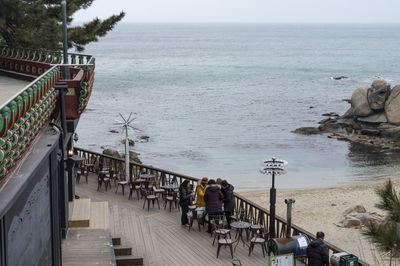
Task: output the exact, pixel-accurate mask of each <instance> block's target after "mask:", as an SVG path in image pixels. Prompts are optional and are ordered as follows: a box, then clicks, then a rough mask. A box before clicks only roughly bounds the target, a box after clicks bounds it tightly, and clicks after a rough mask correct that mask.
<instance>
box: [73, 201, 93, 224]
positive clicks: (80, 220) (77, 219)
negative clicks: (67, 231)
mask: <svg viewBox="0 0 400 266" xmlns="http://www.w3.org/2000/svg"><path fill="white" fill-rule="evenodd" d="M90 205H91V200H90V199H75V200H74V208H73V211H72V215H71V218H70V219H69V221H68V226H69V227H89V225H90Z"/></svg>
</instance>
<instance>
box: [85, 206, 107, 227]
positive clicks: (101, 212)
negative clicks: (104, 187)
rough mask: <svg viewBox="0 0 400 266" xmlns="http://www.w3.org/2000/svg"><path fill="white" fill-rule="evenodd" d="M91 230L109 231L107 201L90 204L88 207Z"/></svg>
mask: <svg viewBox="0 0 400 266" xmlns="http://www.w3.org/2000/svg"><path fill="white" fill-rule="evenodd" d="M89 228H91V229H110V214H109V208H108V201H101V202H92V203H91V206H90V227H89Z"/></svg>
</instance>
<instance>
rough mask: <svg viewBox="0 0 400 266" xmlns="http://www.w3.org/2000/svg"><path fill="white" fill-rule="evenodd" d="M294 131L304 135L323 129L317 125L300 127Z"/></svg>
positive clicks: (316, 132) (319, 131)
mask: <svg viewBox="0 0 400 266" xmlns="http://www.w3.org/2000/svg"><path fill="white" fill-rule="evenodd" d="M292 132H293V133H297V134H303V135H313V134H319V133H321V130H319V128H317V127H300V128H298V129H296V130H293V131H292Z"/></svg>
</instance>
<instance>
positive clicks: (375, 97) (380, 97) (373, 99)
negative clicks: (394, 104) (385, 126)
mask: <svg viewBox="0 0 400 266" xmlns="http://www.w3.org/2000/svg"><path fill="white" fill-rule="evenodd" d="M389 94H390V85H389V84H388V83H387V82H386V81H384V80H375V81H374V82H372V85H371V88H369V89H368V95H367V96H368V104H369V107H370V108H371V109H372V110H374V111H379V110H383V108H384V107H385V102H386V99H387V98H388V96H389Z"/></svg>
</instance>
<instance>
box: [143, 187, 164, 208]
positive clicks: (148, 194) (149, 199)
mask: <svg viewBox="0 0 400 266" xmlns="http://www.w3.org/2000/svg"><path fill="white" fill-rule="evenodd" d="M140 192H141V194H142V195H143V198H144V202H143V209H144V207H145V206H146V201H147V211H149V210H150V202H152V203H153V208H154V202H155V201H157V205H158V209H160V203H159V202H158V197H156V195H153V194H152V193H151V192H149V191H148V190H146V189H143V188H140Z"/></svg>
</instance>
